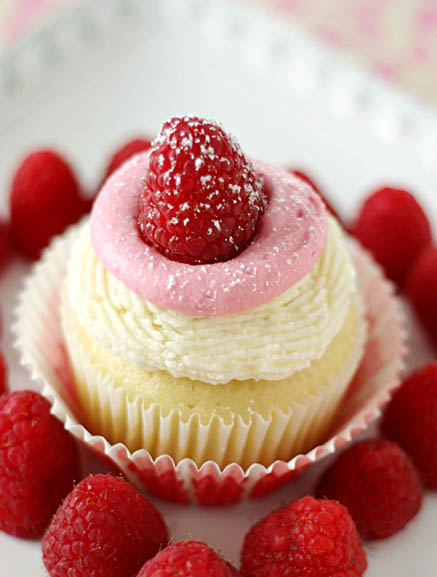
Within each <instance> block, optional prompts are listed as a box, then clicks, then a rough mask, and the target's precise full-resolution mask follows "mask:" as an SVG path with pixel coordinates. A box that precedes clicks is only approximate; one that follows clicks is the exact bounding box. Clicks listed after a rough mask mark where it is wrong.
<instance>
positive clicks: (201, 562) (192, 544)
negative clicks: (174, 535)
mask: <svg viewBox="0 0 437 577" xmlns="http://www.w3.org/2000/svg"><path fill="white" fill-rule="evenodd" d="M176 575H177V577H197V576H199V577H200V576H205V577H238V575H239V573H238V571H237V570H236V569H235V568H234V567H232V565H230V564H229V563H226V562H225V561H224V560H223V559H222V558H221V557H219V556H218V555H217V553H216V552H215V551H213V550H212V549H210V547H208V545H207V544H206V543H203V542H201V541H179V542H178V543H174V544H173V545H170V546H169V547H167V548H166V549H164V550H163V551H160V552H159V553H158V554H157V555H156V557H154V558H153V559H151V560H150V561H147V563H146V564H145V565H144V567H143V568H142V569H141V571H140V572H139V573H138V577H175V576H176Z"/></svg>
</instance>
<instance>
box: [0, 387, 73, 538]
mask: <svg viewBox="0 0 437 577" xmlns="http://www.w3.org/2000/svg"><path fill="white" fill-rule="evenodd" d="M77 472H78V457H77V451H76V446H75V444H74V440H73V438H72V437H71V436H70V435H69V434H68V433H67V431H66V430H65V429H64V427H63V426H62V423H61V422H60V421H58V419H56V418H55V417H54V416H53V415H51V414H50V405H49V403H48V402H47V401H46V400H45V399H44V398H43V397H41V395H39V394H38V393H34V392H33V391H20V392H15V393H11V394H9V395H4V396H3V397H1V398H0V529H1V530H2V531H5V532H6V533H10V534H11V535H16V536H18V537H38V536H40V535H41V534H42V533H43V531H44V530H45V529H46V527H47V525H48V524H49V522H50V519H51V517H52V515H53V513H54V512H55V511H56V509H57V507H58V506H59V504H60V502H61V501H62V499H63V498H64V497H65V495H66V494H67V493H68V492H69V491H70V490H71V488H72V486H73V482H74V480H75V478H76V476H77Z"/></svg>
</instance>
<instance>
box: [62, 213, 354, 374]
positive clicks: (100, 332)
mask: <svg viewBox="0 0 437 577" xmlns="http://www.w3.org/2000/svg"><path fill="white" fill-rule="evenodd" d="M265 264H266V265H268V264H269V263H268V262H267V263H265ZM210 266H215V265H210ZM193 268H195V267H193ZM150 274H151V275H152V274H153V272H151V273H150ZM147 278H148V277H147V276H145V281H147ZM356 292H357V289H356V284H355V269H354V266H353V263H352V260H351V257H350V255H349V252H348V249H347V245H346V243H345V240H344V237H343V234H342V232H341V230H340V227H339V225H338V224H337V223H336V221H334V220H333V219H330V220H329V233H328V239H327V242H326V246H325V248H324V250H323V253H322V255H321V257H320V258H319V259H318V261H317V262H316V264H315V265H314V266H313V267H312V268H311V270H310V271H309V272H308V273H307V274H306V275H305V276H304V277H303V278H302V279H301V280H300V281H299V282H297V283H296V284H294V285H293V286H292V287H291V288H289V289H288V290H286V291H285V292H283V293H282V294H280V295H279V296H277V297H275V298H273V299H271V300H270V301H269V302H267V303H264V304H262V305H261V306H258V307H254V308H251V309H250V310H245V311H241V312H239V313H235V314H228V315H222V316H215V317H191V316H188V315H185V314H182V313H180V312H178V311H174V310H171V309H168V308H163V307H160V306H158V305H156V304H153V303H152V302H150V301H148V300H146V299H144V298H143V297H142V296H140V295H138V294H137V293H136V292H134V291H132V290H131V289H130V288H128V287H127V286H126V285H125V284H124V283H123V282H122V281H121V280H119V279H118V278H116V276H114V275H113V274H112V273H111V272H109V271H108V269H107V268H106V267H105V266H104V264H103V263H102V262H101V261H100V259H99V258H98V257H97V255H96V252H95V250H94V248H93V246H92V244H91V236H90V228H89V223H88V222H86V223H84V225H83V228H82V229H81V231H80V234H78V237H77V239H76V241H75V243H74V245H73V248H72V253H71V256H70V260H69V265H68V274H67V278H66V283H65V287H64V295H63V298H64V304H65V306H67V307H68V308H69V309H70V310H71V311H74V316H75V318H76V320H77V322H78V323H79V324H80V325H81V326H82V327H84V328H86V331H87V332H88V333H89V334H90V335H92V336H93V337H94V338H95V339H96V340H97V341H98V342H100V343H101V344H102V345H104V346H106V347H108V348H109V349H111V350H112V351H113V352H114V353H116V354H118V355H119V356H121V357H122V358H124V359H126V360H129V361H130V362H134V363H135V364H137V365H140V366H141V367H143V368H145V369H147V370H150V371H155V370H165V371H167V372H168V373H170V374H171V375H172V376H174V377H189V378H191V379H196V380H201V381H203V382H207V383H210V384H212V385H218V384H221V383H227V382H229V381H231V380H247V379H254V380H261V379H264V380H279V379H284V378H287V377H289V376H291V375H292V374H294V373H296V372H297V371H300V370H302V369H304V368H306V367H309V366H310V364H311V363H312V362H313V361H314V360H316V359H320V358H321V357H322V356H323V355H324V353H325V351H326V350H327V348H328V346H329V344H330V342H331V341H332V339H333V338H334V337H335V335H336V334H337V333H338V332H339V331H340V329H341V327H342V325H343V324H344V321H345V318H346V315H347V312H348V310H349V309H350V304H351V299H352V297H353V295H355V294H356Z"/></svg>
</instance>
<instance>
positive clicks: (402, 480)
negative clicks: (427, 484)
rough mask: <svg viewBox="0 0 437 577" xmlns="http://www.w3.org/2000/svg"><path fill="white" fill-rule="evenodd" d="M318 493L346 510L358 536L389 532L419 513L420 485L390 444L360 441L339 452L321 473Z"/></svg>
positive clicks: (406, 461) (400, 453)
mask: <svg viewBox="0 0 437 577" xmlns="http://www.w3.org/2000/svg"><path fill="white" fill-rule="evenodd" d="M317 492H318V494H319V496H321V497H327V498H328V499H335V500H337V501H340V503H343V505H344V506H345V507H347V508H348V510H349V513H350V514H351V516H352V518H353V520H354V521H355V523H356V525H357V529H358V531H359V533H360V535H361V537H363V539H385V538H386V537H390V536H391V535H394V534H395V533H397V532H398V531H400V530H401V529H403V528H404V527H405V525H406V524H407V523H408V522H409V521H410V520H411V519H412V518H413V517H414V516H415V515H416V514H417V513H418V512H419V510H420V507H421V505H422V498H423V495H422V485H421V483H420V478H419V475H418V473H417V471H416V469H415V467H414V466H413V463H412V462H411V460H410V459H409V457H408V456H407V455H406V453H404V451H403V450H402V449H401V448H400V447H399V445H397V444H396V443H390V442H389V441H381V440H368V441H362V442H360V443H357V444H356V445H353V446H352V447H350V448H349V449H347V450H346V451H345V452H344V453H342V454H341V455H340V456H339V457H338V458H337V460H336V461H335V462H334V463H333V465H332V466H331V467H330V468H329V469H328V470H327V471H326V472H325V473H324V475H323V476H322V478H321V480H320V482H319V486H318V490H317Z"/></svg>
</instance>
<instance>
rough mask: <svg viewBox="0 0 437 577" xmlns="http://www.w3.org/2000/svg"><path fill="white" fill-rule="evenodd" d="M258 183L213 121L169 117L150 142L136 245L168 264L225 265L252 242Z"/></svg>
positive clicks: (261, 203) (260, 204) (260, 206)
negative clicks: (158, 254)
mask: <svg viewBox="0 0 437 577" xmlns="http://www.w3.org/2000/svg"><path fill="white" fill-rule="evenodd" d="M265 204H266V196H265V192H264V184H263V180H262V178H260V177H259V176H258V175H257V174H256V172H255V169H254V167H253V165H252V164H251V162H250V161H249V160H248V159H247V158H246V157H245V156H244V154H243V153H242V151H241V149H240V147H239V145H238V144H237V142H236V141H235V140H234V139H233V138H232V137H230V136H229V135H227V134H226V133H225V132H224V130H223V129H222V128H221V127H220V126H219V125H218V124H216V123H215V122H213V121H209V120H203V119H201V118H197V117H189V116H184V117H182V118H172V119H171V120H169V121H168V122H166V123H165V124H164V126H163V127H162V130H161V132H160V134H159V135H158V137H157V138H156V140H155V141H154V142H153V144H152V148H151V153H150V162H149V170H148V172H147V176H146V182H145V187H144V192H143V194H142V197H141V199H140V209H139V216H138V224H139V229H140V233H141V236H142V238H143V240H144V241H145V242H146V243H147V244H149V245H151V246H154V247H155V248H157V249H158V250H159V251H160V252H161V253H163V254H164V255H165V256H167V257H168V258H169V259H171V260H175V261H179V262H184V263H188V264H206V263H214V262H219V261H226V260H229V259H231V258H233V257H235V256H236V255H238V254H239V253H240V252H241V251H242V250H244V249H245V248H246V247H247V245H248V244H249V243H250V241H251V240H252V237H253V235H254V233H255V229H256V226H257V223H258V220H259V217H260V215H261V214H262V213H263V211H264V208H265Z"/></svg>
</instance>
